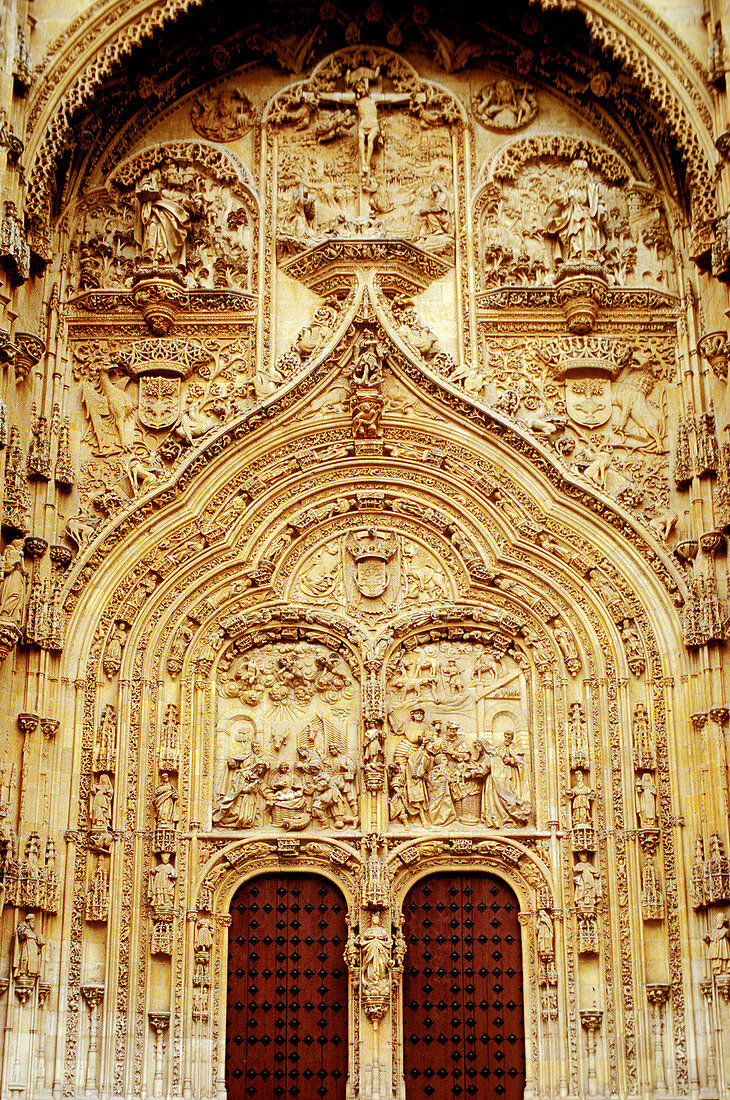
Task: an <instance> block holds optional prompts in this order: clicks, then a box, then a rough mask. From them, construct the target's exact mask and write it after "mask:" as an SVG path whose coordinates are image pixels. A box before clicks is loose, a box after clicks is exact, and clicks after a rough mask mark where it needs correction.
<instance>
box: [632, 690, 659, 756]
mask: <svg viewBox="0 0 730 1100" xmlns="http://www.w3.org/2000/svg"><path fill="white" fill-rule="evenodd" d="M632 733H633V739H634V763H635V764H636V766H637V767H639V768H640V767H653V765H654V750H653V746H652V742H651V734H650V731H649V715H648V712H647V709H646V704H645V703H637V704H636V706H635V707H634V721H633V727H632Z"/></svg>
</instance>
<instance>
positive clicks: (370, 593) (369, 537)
mask: <svg viewBox="0 0 730 1100" xmlns="http://www.w3.org/2000/svg"><path fill="white" fill-rule="evenodd" d="M346 546H347V551H348V553H349V554H350V556H351V557H352V559H353V562H354V565H355V568H354V571H353V572H352V574H351V582H352V586H354V589H356V590H357V592H358V593H359V594H360V596H363V597H365V599H366V600H377V599H380V598H381V597H384V596H386V594H387V593H388V590H389V589H390V588H391V587H392V585H393V584H394V583H395V578H394V577H392V576H391V570H390V569H389V563H390V562H391V560H392V559H393V557H394V556H395V554H396V552H397V549H398V545H397V543H396V541H395V539H392V538H388V537H387V536H383V535H379V534H378V533H377V532H376V531H374V530H372V529H370V530H368V531H366V532H363V534H361V535H358V534H355V535H353V536H352V537H351V538H349V539H348V540H347V543H346ZM349 595H350V599H351V602H360V601H359V600H358V598H357V596H356V594H355V591H354V590H353V591H351V592H350V593H349Z"/></svg>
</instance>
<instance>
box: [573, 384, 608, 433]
mask: <svg viewBox="0 0 730 1100" xmlns="http://www.w3.org/2000/svg"><path fill="white" fill-rule="evenodd" d="M565 408H566V411H567V413H568V416H569V417H570V418H571V420H574V421H575V423H576V424H581V425H582V426H583V427H585V428H598V427H600V426H601V425H602V424H606V423H607V422H608V421H609V420H610V419H611V379H610V377H609V376H608V375H606V374H598V373H596V374H585V375H578V376H574V377H568V378H566V381H565Z"/></svg>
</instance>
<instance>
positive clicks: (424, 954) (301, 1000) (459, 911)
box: [226, 873, 525, 1100]
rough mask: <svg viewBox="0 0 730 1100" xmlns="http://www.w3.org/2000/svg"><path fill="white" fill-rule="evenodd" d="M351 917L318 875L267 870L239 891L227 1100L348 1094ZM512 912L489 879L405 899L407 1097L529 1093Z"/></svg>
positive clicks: (456, 881)
mask: <svg viewBox="0 0 730 1100" xmlns="http://www.w3.org/2000/svg"><path fill="white" fill-rule="evenodd" d="M345 914H346V904H345V899H344V898H343V896H342V895H341V894H340V892H339V891H338V890H337V888H336V887H335V886H333V885H332V884H331V883H330V882H328V881H327V880H326V879H324V878H321V877H320V876H318V875H314V874H301V875H300V874H272V875H262V876H260V877H259V878H256V879H253V880H251V881H250V882H247V883H245V884H244V885H243V886H242V887H241V889H240V890H239V891H238V893H237V894H236V895H235V897H234V899H233V903H232V907H231V915H232V923H231V929H230V937H229V961H228V1019H227V1035H226V1040H227V1041H226V1085H227V1089H228V1096H229V1098H230V1100H246V1098H248V1097H258V1098H262V1100H263V1098H268V1097H272V1098H273V1097H301V1098H302V1100H317V1098H322V1100H345V1096H346V1089H347V1072H348V999H347V998H348V975H347V969H346V967H345V964H344V961H343V951H344V947H345V942H346V939H347V926H346V922H345ZM517 914H518V907H517V900H516V898H515V896H514V894H512V892H511V891H510V890H509V888H508V887H506V886H505V885H504V884H503V883H502V882H501V881H500V880H498V879H495V878H492V877H491V876H489V875H486V874H479V873H473V874H472V873H467V874H464V873H460V874H435V875H431V876H428V877H427V878H425V879H422V880H421V881H420V882H418V883H417V884H416V885H415V886H414V887H413V888H412V889H411V890H410V891H409V893H408V895H407V896H406V900H405V904H404V915H405V925H404V933H405V937H406V943H407V955H406V962H405V973H404V976H403V1019H402V1027H403V1031H402V1034H403V1062H404V1065H403V1071H404V1080H405V1091H406V1096H407V1098H408V1100H422V1098H423V1100H451V1098H453V1097H480V1098H483V1100H518V1097H521V1096H522V1094H523V1092H524V1084H525V1041H524V1017H523V1002H522V957H521V947H520V934H519V923H518V920H517ZM365 1026H367V1025H365ZM380 1027H381V1034H382V1032H383V1031H385V1026H384V1024H381V1025H380Z"/></svg>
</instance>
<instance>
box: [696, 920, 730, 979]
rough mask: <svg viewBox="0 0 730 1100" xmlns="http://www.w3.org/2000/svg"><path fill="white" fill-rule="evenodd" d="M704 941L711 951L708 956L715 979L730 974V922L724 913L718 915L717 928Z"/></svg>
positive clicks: (707, 934) (705, 936) (706, 935)
mask: <svg viewBox="0 0 730 1100" xmlns="http://www.w3.org/2000/svg"><path fill="white" fill-rule="evenodd" d="M702 938H703V940H704V941H705V943H706V944H707V946H708V948H709V950H708V952H707V956H708V959H709V962H710V970H711V971H712V974H713V976H714V977H717V978H719V977H721V976H723V975H725V974H728V973H730V921H729V920H728V918H727V917H726V916H724V915H723V914H722V913H720V914H718V917H717V919H716V921H715V927H714V928H713V929H712V931H711V932H708V933H706V934H705V935H704V936H703V937H702Z"/></svg>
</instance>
